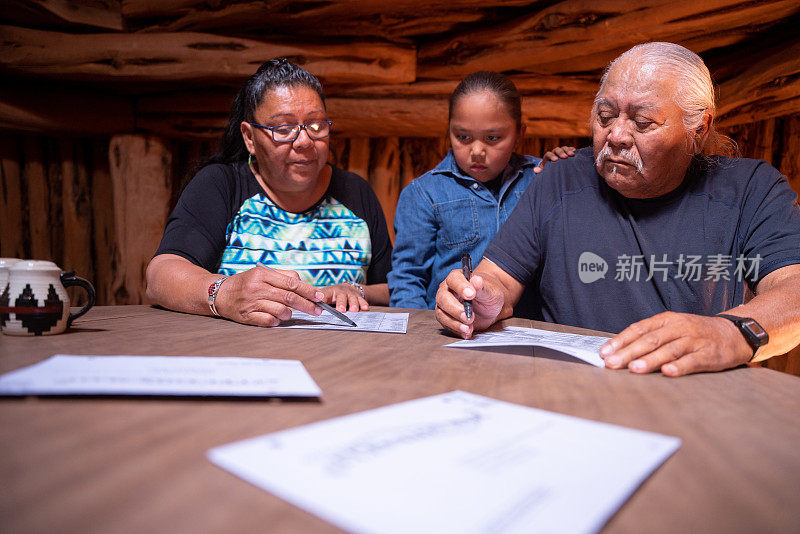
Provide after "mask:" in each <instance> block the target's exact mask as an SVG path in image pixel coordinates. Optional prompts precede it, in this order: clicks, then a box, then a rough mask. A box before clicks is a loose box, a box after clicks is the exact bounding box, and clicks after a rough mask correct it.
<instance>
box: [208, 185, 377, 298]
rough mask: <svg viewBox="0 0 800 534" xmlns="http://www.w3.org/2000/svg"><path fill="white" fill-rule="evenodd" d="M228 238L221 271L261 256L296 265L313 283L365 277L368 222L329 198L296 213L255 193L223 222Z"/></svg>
mask: <svg viewBox="0 0 800 534" xmlns="http://www.w3.org/2000/svg"><path fill="white" fill-rule="evenodd" d="M227 242H228V244H227V246H226V247H225V250H224V252H223V254H222V262H221V265H220V268H219V273H220V274H227V275H231V274H236V273H238V272H242V271H245V270H247V269H250V268H252V267H253V266H254V265H255V264H256V263H258V262H261V263H264V264H265V265H269V266H273V267H275V268H281V269H291V270H294V271H297V272H298V273H299V274H300V278H301V279H302V280H303V281H305V282H307V283H309V284H312V285H314V286H317V287H322V286H326V285H331V284H339V283H342V282H346V281H352V282H358V283H364V282H365V281H366V273H367V268H368V267H369V264H370V261H371V260H372V241H371V239H370V235H369V227H368V226H367V223H366V222H365V221H363V220H362V219H360V218H358V217H356V215H355V214H354V213H353V212H352V211H350V210H349V209H347V208H346V207H345V206H344V205H342V204H341V203H339V202H338V201H337V200H335V199H332V198H327V199H325V200H324V201H322V202H320V203H319V204H318V205H317V206H316V207H315V208H314V209H312V210H309V211H308V212H305V213H300V214H297V213H289V212H285V211H283V210H282V209H280V208H279V207H277V206H276V205H275V204H274V203H272V201H271V200H270V199H269V198H267V197H264V196H262V195H255V196H254V197H252V198H250V199H248V200H246V201H245V202H244V203H243V204H242V207H241V208H240V210H239V212H238V213H237V214H236V216H235V217H234V218H233V220H232V221H231V222H230V224H229V225H228V228H227Z"/></svg>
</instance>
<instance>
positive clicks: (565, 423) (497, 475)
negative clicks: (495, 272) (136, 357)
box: [208, 391, 680, 534]
mask: <svg viewBox="0 0 800 534" xmlns="http://www.w3.org/2000/svg"><path fill="white" fill-rule="evenodd" d="M679 446H680V440H679V439H677V438H674V437H669V436H663V435H659V434H653V433H650V432H643V431H639V430H633V429H628V428H623V427H619V426H614V425H609V424H605V423H598V422H593V421H587V420H584V419H579V418H576V417H570V416H565V415H560V414H556V413H551V412H546V411H542V410H538V409H535V408H529V407H525V406H519V405H516V404H510V403H507V402H502V401H498V400H494V399H490V398H487V397H482V396H478V395H474V394H471V393H465V392H462V391H453V392H450V393H445V394H441V395H436V396H433V397H428V398H423V399H417V400H412V401H407V402H403V403H400V404H395V405H391V406H386V407H383V408H378V409H374V410H370V411H366V412H362V413H356V414H352V415H347V416H344V417H339V418H336V419H331V420H328V421H323V422H319V423H313V424H310V425H306V426H301V427H298V428H293V429H290V430H285V431H281V432H276V433H273V434H267V435H265V436H261V437H256V438H252V439H249V440H245V441H240V442H236V443H232V444H229V445H224V446H221V447H217V448H214V449H211V450H210V451H209V452H208V457H209V459H210V460H211V461H212V462H213V463H214V464H216V465H218V466H219V467H222V468H223V469H226V470H228V471H230V472H231V473H233V474H235V475H238V476H239V477H241V478H243V479H244V480H246V481H248V482H250V483H251V484H254V485H255V486H258V487H260V488H262V489H265V490H267V491H270V492H272V493H274V494H275V495H277V496H278V497H281V498H282V499H284V500H286V501H288V502H290V503H292V504H294V505H295V506H298V507H300V508H302V509H304V510H306V511H308V512H310V513H312V514H314V515H316V516H318V517H320V518H322V519H324V520H327V521H329V522H331V523H333V524H334V525H336V526H338V527H340V528H342V529H344V530H347V531H350V532H361V533H407V532H430V533H441V532H459V533H526V534H529V533H550V534H554V533H562V532H563V533H570V534H574V533H593V532H597V531H599V530H600V529H601V528H602V527H603V525H604V524H605V523H606V522H607V521H608V519H609V518H610V517H611V516H612V515H613V514H614V513H615V512H616V511H617V510H618V509H619V507H620V506H622V504H623V503H624V502H625V501H626V500H627V499H628V498H629V497H630V496H631V494H632V493H633V492H634V491H635V490H636V489H637V488H638V487H639V485H640V484H642V482H644V481H645V480H646V479H647V478H648V477H649V476H650V475H651V473H653V471H655V470H656V468H658V466H660V465H661V464H662V463H663V462H664V461H665V460H666V459H667V458H668V457H669V456H670V455H671V454H673V453H674V452H675V451H676V450H677V449H678V447H679Z"/></svg>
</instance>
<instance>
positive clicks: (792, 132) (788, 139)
mask: <svg viewBox="0 0 800 534" xmlns="http://www.w3.org/2000/svg"><path fill="white" fill-rule="evenodd" d="M783 144H784V146H783V154H781V163H780V171H781V172H782V173H783V174H785V175H786V177H787V178H788V179H789V184H791V186H792V189H794V190H795V191H796V192H797V193H798V194H800V113H795V114H794V115H789V116H788V117H785V118H784V119H783Z"/></svg>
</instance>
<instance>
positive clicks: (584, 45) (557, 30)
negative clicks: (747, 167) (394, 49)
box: [417, 0, 800, 79]
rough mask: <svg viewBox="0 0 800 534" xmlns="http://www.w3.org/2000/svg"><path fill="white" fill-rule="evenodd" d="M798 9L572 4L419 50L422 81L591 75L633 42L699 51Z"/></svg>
mask: <svg viewBox="0 0 800 534" xmlns="http://www.w3.org/2000/svg"><path fill="white" fill-rule="evenodd" d="M798 12H800V6H798V3H797V1H796V0H773V1H768V2H739V1H737V0H705V1H702V2H698V1H697V0H643V1H642V2H638V3H635V5H632V4H631V2H630V1H628V0H608V1H605V2H597V1H596V0H566V1H564V2H560V3H558V4H555V5H553V6H550V7H548V8H545V9H542V10H541V11H538V12H537V13H535V14H532V15H530V16H528V17H523V18H520V19H518V20H516V21H514V22H511V23H507V24H502V25H499V26H495V27H491V28H489V29H486V30H482V31H471V32H469V33H465V34H463V35H457V36H454V37H449V38H447V39H444V40H442V41H438V42H432V43H429V44H424V45H422V46H420V48H419V52H418V55H419V66H418V72H417V75H418V77H419V78H439V79H441V78H461V77H463V76H465V75H466V74H469V73H470V72H474V71H476V70H484V69H485V70H497V71H514V70H522V71H529V72H542V73H552V72H562V73H563V72H587V71H596V70H598V69H601V68H603V67H604V66H605V65H606V64H607V63H608V62H609V61H610V60H611V59H613V58H614V57H616V56H617V55H618V54H619V53H620V52H621V51H624V50H626V49H628V48H630V47H631V46H633V45H634V44H637V43H639V42H642V41H657V40H662V41H672V42H677V43H681V44H686V45H688V46H689V47H690V48H692V49H693V50H694V51H695V52H702V51H703V50H708V49H710V48H716V47H719V46H726V45H730V44H733V43H735V42H738V41H739V40H742V39H743V38H744V37H746V36H748V35H750V34H752V33H756V32H758V31H763V30H764V28H765V27H766V26H769V25H771V24H774V23H777V22H778V21H779V20H780V19H782V18H785V17H789V16H791V15H795V14H797V13H798Z"/></svg>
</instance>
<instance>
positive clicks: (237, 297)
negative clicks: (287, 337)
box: [215, 267, 325, 326]
mask: <svg viewBox="0 0 800 534" xmlns="http://www.w3.org/2000/svg"><path fill="white" fill-rule="evenodd" d="M323 298H325V295H324V294H323V293H322V291H320V290H318V289H316V288H315V287H313V286H311V285H309V284H306V283H305V282H302V281H300V276H299V275H298V274H297V273H296V272H294V271H280V270H277V269H265V268H263V267H254V268H252V269H250V270H247V271H244V272H242V273H239V274H235V275H233V276H229V277H228V278H227V279H226V280H225V281H224V282H223V283H222V285H221V286H220V288H219V291H218V292H217V300H216V303H215V306H216V308H217V311H218V312H219V314H220V315H221V316H223V317H227V318H228V319H232V320H234V321H236V322H237V323H244V324H252V325H257V326H278V325H279V324H280V323H281V321H286V320H289V319H291V317H292V310H293V309H294V310H297V311H301V312H305V313H308V314H311V315H319V314H320V313H322V308H320V307H319V306H317V305H316V302H317V301H320V300H322V299H323Z"/></svg>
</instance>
